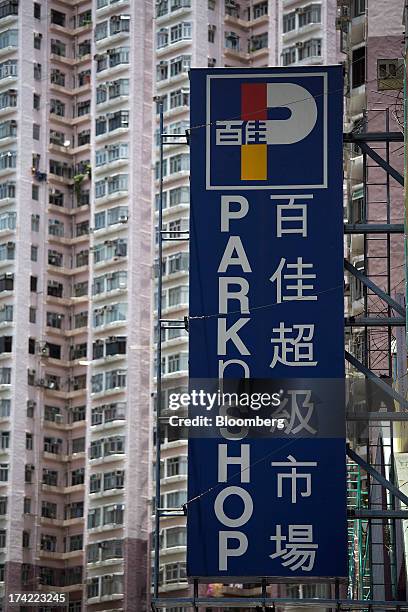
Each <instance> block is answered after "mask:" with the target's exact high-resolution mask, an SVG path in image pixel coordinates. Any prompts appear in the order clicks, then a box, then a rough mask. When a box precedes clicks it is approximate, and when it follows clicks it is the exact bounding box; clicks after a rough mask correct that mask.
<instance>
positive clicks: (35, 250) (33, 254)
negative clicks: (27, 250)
mask: <svg viewBox="0 0 408 612" xmlns="http://www.w3.org/2000/svg"><path fill="white" fill-rule="evenodd" d="M37 260H38V246H34V245H31V261H37Z"/></svg>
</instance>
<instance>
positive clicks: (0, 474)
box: [0, 463, 9, 482]
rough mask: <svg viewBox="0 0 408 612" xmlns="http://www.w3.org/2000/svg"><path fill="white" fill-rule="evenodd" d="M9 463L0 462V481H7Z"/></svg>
mask: <svg viewBox="0 0 408 612" xmlns="http://www.w3.org/2000/svg"><path fill="white" fill-rule="evenodd" d="M8 473H9V464H8V463H0V482H7V481H8Z"/></svg>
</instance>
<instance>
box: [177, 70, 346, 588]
mask: <svg viewBox="0 0 408 612" xmlns="http://www.w3.org/2000/svg"><path fill="white" fill-rule="evenodd" d="M190 79H191V136H190V144H191V213H190V219H191V220H190V324H189V338H190V340H189V345H190V353H189V376H190V390H191V389H192V388H193V387H194V389H195V390H201V392H202V393H201V395H200V397H201V399H202V400H203V398H208V397H209V396H210V395H211V394H210V393H209V389H210V387H211V389H214V388H216V389H217V392H218V396H217V397H218V400H217V402H212V403H211V402H209V404H210V405H208V402H207V406H206V407H205V406H203V404H205V402H204V401H202V402H201V404H199V405H197V406H196V407H195V408H194V415H197V417H199V416H200V415H203V416H205V417H206V420H205V421H203V420H201V421H200V427H199V428H195V429H194V432H193V433H192V430H193V427H191V429H190V437H189V454H188V464H189V468H188V487H189V490H188V499H189V503H188V515H187V537H188V540H187V545H188V552H187V573H188V575H189V576H190V577H199V578H203V579H216V580H219V581H226V579H230V578H234V579H236V578H251V577H254V578H255V577H304V578H307V577H311V578H312V577H344V576H346V575H347V517H346V461H345V416H344V396H343V382H344V297H343V278H344V274H343V184H342V158H343V152H342V118H343V108H342V97H343V81H342V68H341V67H340V66H330V67H323V66H318V67H301V68H298V67H297V68H264V69H242V70H241V69H222V68H221V69H208V70H207V69H193V70H191V73H190ZM214 381H215V382H214ZM229 381H231V383H232V381H234V384H235V383H236V388H237V389H238V390H241V391H242V390H244V391H245V394H241V393H239V394H238V395H239V397H238V399H237V396H235V400H234V409H237V408H238V410H240V407H241V408H242V407H243V408H244V409H243V410H242V411H241V412H240V414H245V415H246V416H247V417H248V418H249V419H250V420H249V421H248V422H247V421H245V420H244V421H243V422H241V421H239V419H238V421H236V423H235V427H234V425H231V427H230V426H229V424H228V423H226V421H225V418H227V417H226V415H228V409H225V400H224V399H223V400H222V401H220V392H221V391H222V390H223V389H224V390H225V389H227V388H228V382H229ZM260 388H262V390H263V395H264V396H265V399H266V398H267V397H268V393H267V391H270V393H269V396H270V397H272V398H273V399H272V400H271V407H272V408H271V410H272V412H271V411H269V412H268V415H267V416H268V419H269V420H268V419H266V418H265V419H264V420H263V421H262V418H261V417H262V415H263V416H265V414H264V413H263V412H262V410H260V409H259V408H260V405H259V400H260V398H261V395H262V394H261V393H259V390H260ZM255 391H258V392H257V393H255ZM190 395H191V394H190ZM242 395H245V397H246V400H245V402H242ZM255 396H256V397H255ZM194 397H195V399H196V398H197V397H199V392H198V391H197V393H196V394H195V396H194ZM254 398H255V399H256V400H257V402H254V401H253V400H254ZM216 404H217V408H218V412H217V416H216ZM265 405H268V406H269V404H268V403H267V402H266V403H265ZM200 411H201V412H200ZM230 414H231V412H230ZM222 415H223V418H224V420H223V418H222ZM255 417H256V420H255ZM269 417H271V418H269ZM272 417H273V418H272ZM271 419H272V420H271ZM270 421H271V422H270ZM248 423H249V427H250V429H248V427H247V425H248ZM257 428H260V429H259V430H258V429H257ZM261 430H262V432H261V433H260V431H261ZM265 432H266V433H265Z"/></svg>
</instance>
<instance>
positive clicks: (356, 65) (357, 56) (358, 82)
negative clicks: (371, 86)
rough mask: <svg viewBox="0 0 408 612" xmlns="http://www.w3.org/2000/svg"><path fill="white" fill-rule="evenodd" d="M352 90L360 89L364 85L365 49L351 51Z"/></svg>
mask: <svg viewBox="0 0 408 612" xmlns="http://www.w3.org/2000/svg"><path fill="white" fill-rule="evenodd" d="M351 75H352V76H351V85H352V88H353V89H355V88H356V87H361V86H362V85H364V83H365V47H359V48H358V49H354V50H353V54H352V68H351Z"/></svg>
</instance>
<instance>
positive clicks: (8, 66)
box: [0, 60, 17, 79]
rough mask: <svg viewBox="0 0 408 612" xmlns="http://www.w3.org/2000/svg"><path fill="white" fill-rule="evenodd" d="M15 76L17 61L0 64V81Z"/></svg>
mask: <svg viewBox="0 0 408 612" xmlns="http://www.w3.org/2000/svg"><path fill="white" fill-rule="evenodd" d="M16 76H17V60H7V61H6V62H2V63H1V64H0V79H7V78H8V77H16Z"/></svg>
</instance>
